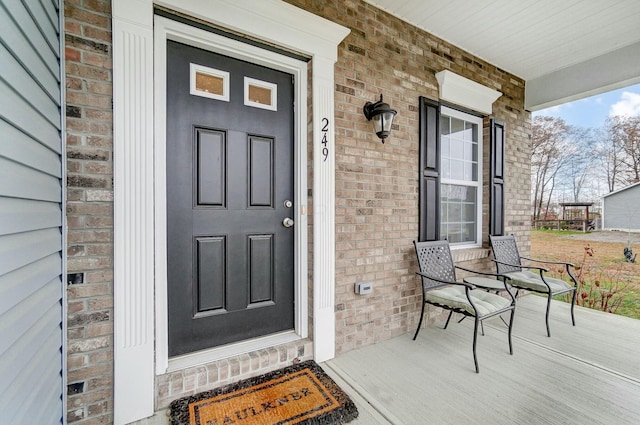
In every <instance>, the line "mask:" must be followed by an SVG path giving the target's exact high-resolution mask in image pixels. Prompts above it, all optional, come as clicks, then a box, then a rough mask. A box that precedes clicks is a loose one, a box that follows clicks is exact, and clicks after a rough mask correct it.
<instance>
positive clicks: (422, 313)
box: [413, 302, 425, 341]
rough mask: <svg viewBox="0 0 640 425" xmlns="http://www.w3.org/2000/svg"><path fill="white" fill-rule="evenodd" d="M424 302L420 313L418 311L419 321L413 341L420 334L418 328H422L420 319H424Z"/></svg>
mask: <svg viewBox="0 0 640 425" xmlns="http://www.w3.org/2000/svg"><path fill="white" fill-rule="evenodd" d="M424 304H425V303H424V302H423V303H422V311H420V320H418V329H416V333H415V335H414V336H413V340H414V341H415V340H416V338H417V337H418V332H420V327H421V326H422V318H423V317H424Z"/></svg>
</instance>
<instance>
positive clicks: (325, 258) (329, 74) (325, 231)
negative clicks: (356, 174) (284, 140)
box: [311, 58, 336, 362]
mask: <svg viewBox="0 0 640 425" xmlns="http://www.w3.org/2000/svg"><path fill="white" fill-rule="evenodd" d="M334 64H335V60H331V59H328V58H314V60H313V82H312V84H313V139H312V140H311V143H312V144H313V330H314V332H313V351H314V353H313V358H314V359H315V360H316V361H317V362H322V361H325V360H329V359H332V358H333V357H335V351H336V347H335V334H336V320H335V279H336V267H335V253H336V250H335V246H336V245H335V227H336V226H335V222H336V220H335V167H336V166H335V139H334V135H335V131H334V129H335V126H334V122H333V121H334V92H335V87H334V86H335V84H334V78H333V68H334Z"/></svg>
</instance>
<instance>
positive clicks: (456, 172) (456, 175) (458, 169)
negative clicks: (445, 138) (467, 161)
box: [451, 160, 464, 180]
mask: <svg viewBox="0 0 640 425" xmlns="http://www.w3.org/2000/svg"><path fill="white" fill-rule="evenodd" d="M451 178H452V179H455V180H464V162H462V161H455V160H451Z"/></svg>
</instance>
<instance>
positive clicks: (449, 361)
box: [322, 295, 640, 425]
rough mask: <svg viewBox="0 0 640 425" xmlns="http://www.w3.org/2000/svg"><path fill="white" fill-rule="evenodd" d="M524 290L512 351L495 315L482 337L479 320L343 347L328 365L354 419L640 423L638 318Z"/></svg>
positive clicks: (417, 423)
mask: <svg viewBox="0 0 640 425" xmlns="http://www.w3.org/2000/svg"><path fill="white" fill-rule="evenodd" d="M545 303H546V301H545V299H543V298H541V297H538V296H534V295H528V296H525V297H523V298H520V299H518V306H517V310H516V316H515V319H514V328H513V351H514V354H513V356H510V355H509V348H508V342H507V332H506V327H505V325H504V324H503V323H502V322H501V321H500V320H499V319H497V318H496V319H493V320H492V321H487V322H485V327H484V328H485V336H479V338H478V347H477V353H478V362H479V365H480V373H479V374H476V373H475V369H474V365H473V355H472V350H471V343H472V334H473V322H472V321H471V320H464V321H463V322H461V323H459V324H458V323H456V322H455V321H454V320H453V318H452V320H451V323H450V324H449V327H448V328H447V329H446V330H443V329H442V324H437V325H435V326H434V325H430V326H428V327H424V328H423V329H422V330H421V331H420V335H419V336H418V338H417V340H416V341H413V340H412V339H411V338H412V337H413V334H412V333H411V334H405V335H402V336H400V337H398V338H394V339H392V340H388V341H384V342H381V343H378V344H374V345H370V346H367V347H363V348H360V349H356V350H352V351H349V352H347V353H344V354H340V355H339V356H338V357H337V358H335V359H333V360H330V361H328V362H325V363H323V364H322V367H323V368H324V369H325V370H326V371H327V373H328V374H330V375H331V376H332V377H333V378H334V379H335V380H336V382H338V384H339V385H341V387H342V388H343V389H344V390H345V391H346V392H347V393H349V394H350V395H351V396H352V398H353V399H354V401H355V402H356V405H357V406H358V410H359V412H360V417H359V418H358V419H356V420H355V421H353V422H351V423H350V425H376V424H380V425H388V424H393V425H401V424H402V425H422V424H456V425H457V424H464V423H472V424H514V425H517V424H523V425H524V424H526V425H530V424H563V425H570V424H575V425H584V424H590V425H596V424H607V425H608V424H620V425H621V424H640V321H639V320H634V319H629V318H626V317H621V316H617V315H613V314H607V313H602V312H599V311H594V310H590V309H586V308H581V307H576V311H575V314H576V326H575V327H573V326H571V318H570V312H569V305H568V304H566V303H562V302H556V301H554V302H553V305H552V306H551V320H550V323H551V335H552V336H551V338H548V337H547V336H546V329H545V325H544V307H545Z"/></svg>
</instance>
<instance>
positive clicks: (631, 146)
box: [609, 116, 640, 183]
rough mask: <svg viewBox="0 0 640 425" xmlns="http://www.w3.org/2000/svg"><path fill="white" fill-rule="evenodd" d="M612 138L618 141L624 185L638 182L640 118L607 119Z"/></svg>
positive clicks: (639, 179) (639, 170)
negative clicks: (620, 150) (620, 149)
mask: <svg viewBox="0 0 640 425" xmlns="http://www.w3.org/2000/svg"><path fill="white" fill-rule="evenodd" d="M609 121H610V122H611V126H610V128H611V131H612V134H613V137H615V138H617V139H618V140H619V141H620V145H621V146H622V151H623V153H624V155H623V156H622V163H623V164H624V166H625V170H624V173H625V175H626V179H627V182H626V183H637V182H640V117H622V116H614V117H611V118H610V119H609Z"/></svg>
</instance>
